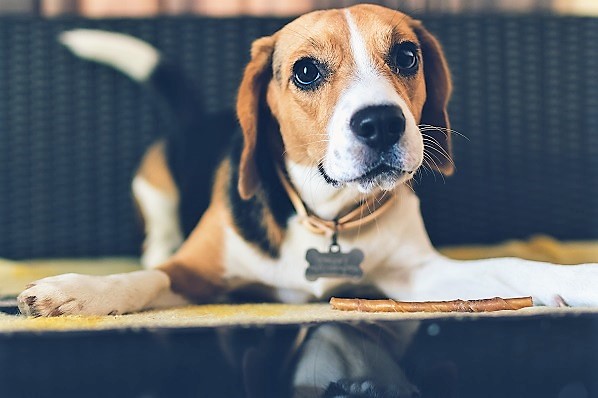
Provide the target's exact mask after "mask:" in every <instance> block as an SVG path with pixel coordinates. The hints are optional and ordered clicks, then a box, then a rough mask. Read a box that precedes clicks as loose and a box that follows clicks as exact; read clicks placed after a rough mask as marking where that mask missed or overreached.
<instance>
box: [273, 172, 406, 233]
mask: <svg viewBox="0 0 598 398" xmlns="http://www.w3.org/2000/svg"><path fill="white" fill-rule="evenodd" d="M276 171H277V172H278V176H279V178H280V182H281V183H282V186H283V187H284V189H285V191H286V192H287V195H288V196H289V199H290V200H291V203H292V204H293V207H294V208H295V211H296V212H297V214H298V215H299V219H300V222H301V224H302V225H303V226H305V227H306V228H307V229H308V230H310V231H311V232H313V233H316V234H320V235H333V234H334V233H335V232H339V231H347V230H350V229H354V228H358V227H361V226H362V225H364V224H367V223H368V222H370V221H372V220H374V219H376V218H377V217H380V216H381V215H382V213H384V212H385V211H386V210H388V209H389V208H390V205H391V204H392V202H393V199H394V194H392V193H388V192H384V193H382V194H381V195H378V196H372V197H370V198H368V199H367V200H365V201H363V202H361V203H360V204H359V205H357V206H356V207H355V208H353V209H352V210H350V211H349V212H348V213H346V214H344V215H342V216H339V217H338V218H337V219H336V220H324V219H322V218H320V217H318V216H317V215H315V214H314V213H313V211H311V210H309V209H308V208H307V206H306V205H305V203H303V200H302V199H301V196H299V193H298V192H297V190H296V189H295V187H293V185H292V184H291V182H290V181H289V179H288V177H287V176H286V174H285V173H284V172H283V171H282V169H281V167H280V166H278V165H277V166H276Z"/></svg>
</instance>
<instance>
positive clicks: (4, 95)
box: [0, 16, 598, 258]
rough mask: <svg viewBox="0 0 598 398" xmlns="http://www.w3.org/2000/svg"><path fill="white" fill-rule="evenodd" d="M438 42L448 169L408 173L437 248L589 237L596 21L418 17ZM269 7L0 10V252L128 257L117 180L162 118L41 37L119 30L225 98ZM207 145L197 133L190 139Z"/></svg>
mask: <svg viewBox="0 0 598 398" xmlns="http://www.w3.org/2000/svg"><path fill="white" fill-rule="evenodd" d="M424 20H425V22H426V23H427V26H428V27H429V28H430V29H431V30H432V31H433V32H435V33H436V34H437V35H438V36H439V37H440V38H441V41H442V43H443V44H444V47H445V50H446V53H447V55H448V58H449V63H450V65H451V69H452V72H453V77H454V81H455V88H456V89H455V92H454V96H453V100H452V103H451V112H450V114H451V116H452V123H453V127H454V128H455V129H456V130H458V131H460V132H461V133H463V134H464V135H466V136H467V137H468V138H469V139H468V140H466V139H463V138H460V137H458V136H457V137H455V152H456V153H455V158H456V162H457V167H458V171H457V173H456V175H455V176H454V177H451V178H447V179H446V183H444V182H443V179H442V177H440V176H439V175H438V176H436V177H432V176H431V175H426V173H424V174H422V183H421V184H419V185H418V187H417V188H418V190H419V191H420V192H421V195H420V196H422V203H423V209H424V214H425V218H426V222H427V225H428V228H429V231H430V234H431V236H432V238H433V240H434V241H435V243H437V244H455V243H470V242H479V243H484V242H496V241H500V240H503V239H507V238H522V237H527V236H529V235H531V234H535V233H546V234H551V235H553V236H556V237H558V238H562V239H592V238H594V239H595V238H598V206H596V205H597V204H598V203H597V200H598V199H596V198H598V127H596V126H598V46H597V44H596V43H598V19H581V18H562V17H491V16H462V17H459V16H442V17H428V18H424ZM284 22H285V21H283V20H276V19H251V18H242V19H200V18H193V19H188V18H160V19H153V20H101V21H89V20H84V19H68V20H51V21H48V20H39V19H13V18H2V19H0V256H1V257H9V258H24V257H40V256H100V255H125V254H126V255H129V254H136V253H137V252H138V249H139V246H140V240H141V234H140V230H139V227H138V223H137V221H136V218H135V212H134V210H133V206H132V201H131V198H130V193H129V183H130V179H131V176H132V173H133V172H134V169H135V167H136V164H137V162H138V161H139V158H140V156H141V155H142V153H143V151H144V149H145V147H146V146H147V145H148V144H149V143H150V142H151V141H152V140H153V139H154V138H155V137H157V136H158V135H160V134H163V133H164V132H167V131H168V128H169V126H170V123H169V117H170V115H167V114H161V113H159V112H156V109H157V107H156V104H154V103H153V100H152V99H151V98H150V97H149V96H148V95H147V94H146V93H145V92H144V91H143V90H142V89H141V88H140V87H138V86H137V85H135V84H133V83H132V82H130V81H129V80H127V79H126V78H125V77H123V76H122V75H120V74H118V73H117V72H115V71H113V70H111V69H109V68H106V67H103V66H99V65H95V64H91V63H87V62H82V61H81V60H78V59H76V58H74V57H73V56H72V55H70V54H69V53H68V52H67V51H66V50H65V49H64V48H62V47H61V46H59V45H58V44H57V42H56V41H55V37H56V35H57V34H58V33H59V32H61V31H63V30H66V29H71V28H75V27H91V28H99V29H107V30H115V31H121V32H127V33H131V34H133V35H135V36H138V37H141V38H143V39H145V40H148V41H149V42H151V43H153V44H155V45H156V46H157V47H159V48H160V49H161V50H163V52H164V53H165V54H166V55H167V56H168V57H170V58H173V59H176V60H178V61H179V62H180V63H181V65H183V67H184V68H185V70H186V71H187V72H188V73H189V74H190V75H191V76H193V77H194V79H195V82H196V84H197V87H198V88H200V89H201V90H202V92H203V95H204V98H205V103H206V106H207V108H208V109H209V110H210V111H212V110H218V109H223V108H230V107H231V106H232V104H233V100H234V96H235V92H236V87H237V85H238V82H239V78H240V73H241V70H242V67H243V65H244V64H245V63H246V61H247V59H248V49H249V45H250V43H251V41H252V40H253V39H254V38H256V37H258V36H261V35H265V34H268V33H270V32H273V31H274V30H275V29H276V28H277V27H279V26H281V25H282V24H283V23H284ZM206 148H207V149H209V147H208V145H206V147H204V148H200V149H199V150H202V149H203V150H206Z"/></svg>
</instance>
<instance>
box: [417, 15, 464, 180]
mask: <svg viewBox="0 0 598 398" xmlns="http://www.w3.org/2000/svg"><path fill="white" fill-rule="evenodd" d="M413 30H414V31H415V33H416V34H417V37H418V39H419V42H420V46H421V53H422V58H423V68H424V77H425V80H426V102H425V103H424V108H423V110H422V116H421V120H420V124H429V125H431V126H435V127H439V129H437V130H435V129H430V130H427V131H426V134H427V135H429V136H430V137H431V138H432V139H433V140H434V141H436V143H437V144H438V145H440V147H441V148H442V150H440V149H439V148H438V147H436V144H432V145H431V146H429V149H430V150H431V151H435V153H434V161H435V162H436V164H437V167H438V169H439V171H441V172H442V173H443V174H445V175H450V174H453V171H454V165H453V163H452V156H453V152H452V145H451V132H450V131H451V130H450V123H449V119H448V114H447V105H448V100H449V97H450V95H451V90H452V83H451V75H450V72H449V69H448V65H447V63H446V59H445V57H444V53H443V52H442V48H441V47H440V43H438V40H436V38H435V37H434V36H432V34H431V33H430V32H428V31H427V30H426V28H424V26H423V25H422V23H421V22H420V21H414V26H413Z"/></svg>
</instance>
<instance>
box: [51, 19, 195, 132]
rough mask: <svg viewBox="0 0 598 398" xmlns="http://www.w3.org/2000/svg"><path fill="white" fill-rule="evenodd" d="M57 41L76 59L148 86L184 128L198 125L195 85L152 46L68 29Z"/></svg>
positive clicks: (107, 34) (100, 32)
mask: <svg viewBox="0 0 598 398" xmlns="http://www.w3.org/2000/svg"><path fill="white" fill-rule="evenodd" d="M58 40H59V41H60V43H62V44H63V45H64V46H65V47H66V48H68V49H69V50H70V51H71V52H72V53H73V54H75V55H76V56H78V57H79V58H82V59H85V60H88V61H93V62H98V63H102V64H105V65H108V66H110V67H112V68H114V69H116V70H118V71H120V72H122V73H123V74H125V75H126V76H128V77H130V78H131V79H133V80H135V81H137V82H139V83H141V84H144V85H147V86H149V87H150V88H151V89H153V91H155V92H156V93H157V94H158V95H159V96H160V97H161V98H163V99H164V100H165V102H166V104H167V105H168V106H169V107H170V108H171V110H172V111H173V114H174V115H175V117H176V119H177V120H178V121H179V123H181V124H182V126H181V127H183V128H184V129H189V128H193V127H197V125H198V124H199V123H201V116H202V115H201V114H199V112H201V110H203V106H202V104H201V101H200V98H199V97H200V96H199V93H197V92H196V90H194V85H193V84H192V83H191V82H190V81H188V80H187V79H186V78H185V74H184V73H182V72H181V71H180V70H177V68H176V67H175V66H174V65H172V64H170V63H168V62H166V61H165V60H164V59H163V57H162V55H161V54H160V52H159V51H158V49H156V48H155V47H153V46H152V45H151V44H149V43H147V42H145V41H143V40H140V39H138V38H135V37H133V36H129V35H126V34H122V33H115V32H107V31H103V30H93V29H75V30H69V31H66V32H63V33H61V34H60V35H59V36H58Z"/></svg>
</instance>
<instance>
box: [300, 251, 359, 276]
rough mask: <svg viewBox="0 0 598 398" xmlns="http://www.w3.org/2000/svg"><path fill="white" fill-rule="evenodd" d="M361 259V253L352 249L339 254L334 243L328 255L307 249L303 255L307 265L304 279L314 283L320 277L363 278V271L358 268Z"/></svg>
mask: <svg viewBox="0 0 598 398" xmlns="http://www.w3.org/2000/svg"><path fill="white" fill-rule="evenodd" d="M363 257H364V256H363V252H362V251H361V250H359V249H353V250H351V251H350V252H349V253H343V252H341V248H340V246H339V245H338V244H336V243H333V244H332V245H330V249H329V250H328V253H321V252H319V251H318V250H316V249H309V250H307V253H305V259H306V260H307V262H308V263H309V266H308V267H307V269H306V270H305V278H306V279H307V280H308V281H315V280H316V279H318V278H321V277H329V278H355V279H359V278H361V277H362V276H363V271H362V269H361V268H359V265H360V264H361V262H362V261H363Z"/></svg>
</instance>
